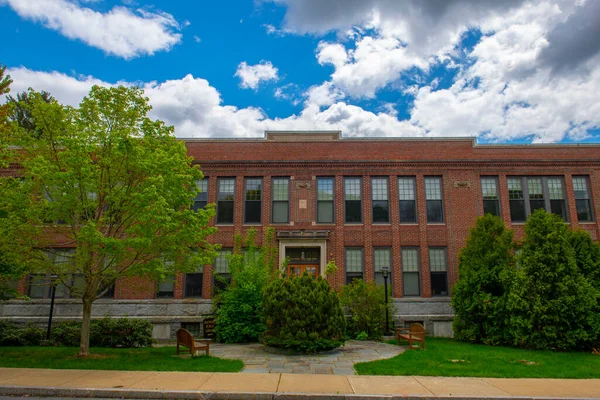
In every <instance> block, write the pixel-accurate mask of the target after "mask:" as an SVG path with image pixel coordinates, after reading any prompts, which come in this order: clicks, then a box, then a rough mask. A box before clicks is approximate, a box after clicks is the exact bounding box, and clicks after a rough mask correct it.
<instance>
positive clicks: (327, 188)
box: [317, 178, 334, 223]
mask: <svg viewBox="0 0 600 400" xmlns="http://www.w3.org/2000/svg"><path fill="white" fill-rule="evenodd" d="M333 196H334V194H333V178H317V222H319V223H333V221H334V220H333V201H334V197H333Z"/></svg>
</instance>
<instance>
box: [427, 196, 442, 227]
mask: <svg viewBox="0 0 600 400" xmlns="http://www.w3.org/2000/svg"><path fill="white" fill-rule="evenodd" d="M427 222H444V213H443V211H442V201H441V200H427Z"/></svg>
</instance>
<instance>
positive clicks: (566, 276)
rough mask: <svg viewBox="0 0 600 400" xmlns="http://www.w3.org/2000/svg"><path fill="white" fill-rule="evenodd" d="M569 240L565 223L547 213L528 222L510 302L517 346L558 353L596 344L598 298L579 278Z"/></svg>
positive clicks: (599, 330)
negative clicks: (550, 350) (555, 350)
mask: <svg viewBox="0 0 600 400" xmlns="http://www.w3.org/2000/svg"><path fill="white" fill-rule="evenodd" d="M569 236H570V235H569V232H568V229H567V227H566V226H565V224H564V222H563V220H562V219H561V218H560V217H558V216H556V215H554V214H548V213H546V212H545V211H544V210H538V211H536V212H535V213H534V214H533V215H532V216H531V217H530V218H529V220H528V221H527V224H526V225H525V239H524V241H523V245H522V252H521V254H520V255H519V257H518V261H519V265H520V269H519V270H518V271H517V276H516V279H515V282H514V285H513V287H512V290H511V293H510V296H509V301H508V311H509V312H511V313H512V318H511V326H510V330H511V334H512V336H513V344H515V345H519V346H524V347H529V348H536V349H558V350H591V349H592V348H593V346H594V345H596V344H597V339H598V336H599V334H600V315H599V314H598V313H597V312H596V310H597V292H596V290H595V289H594V287H593V286H592V285H591V284H590V282H589V281H588V280H587V279H586V278H585V277H584V276H583V275H582V274H581V273H580V272H579V269H578V267H577V262H576V259H575V252H574V250H573V247H572V246H571V243H570V242H569Z"/></svg>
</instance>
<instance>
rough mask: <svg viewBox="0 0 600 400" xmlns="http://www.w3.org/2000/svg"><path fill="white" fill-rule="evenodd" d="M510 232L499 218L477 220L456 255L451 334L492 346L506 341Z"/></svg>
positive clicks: (510, 275)
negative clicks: (457, 274) (457, 276)
mask: <svg viewBox="0 0 600 400" xmlns="http://www.w3.org/2000/svg"><path fill="white" fill-rule="evenodd" d="M513 247H514V245H513V233H512V231H510V230H508V229H506V227H505V226H504V222H503V221H502V219H501V218H499V217H495V216H493V215H490V214H486V215H485V216H483V217H480V218H478V219H477V221H476V223H475V226H474V227H473V228H472V229H471V232H470V234H469V238H468V239H467V243H466V246H465V247H464V248H463V249H462V251H461V252H460V256H459V264H458V273H459V280H458V282H457V283H456V285H455V286H454V288H453V289H452V307H453V308H454V322H453V328H454V337H455V338H456V339H459V340H464V341H468V342H473V343H486V344H492V345H499V344H506V343H509V342H510V338H509V337H507V333H508V330H507V325H508V323H509V319H510V315H509V314H508V313H507V311H506V300H507V297H508V291H509V289H510V283H511V279H512V275H514V260H513Z"/></svg>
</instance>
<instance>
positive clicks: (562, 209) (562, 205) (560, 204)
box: [550, 200, 567, 221]
mask: <svg viewBox="0 0 600 400" xmlns="http://www.w3.org/2000/svg"><path fill="white" fill-rule="evenodd" d="M550 211H551V212H552V213H553V214H557V215H560V216H561V217H562V219H563V221H566V220H567V203H566V201H564V200H550Z"/></svg>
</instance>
